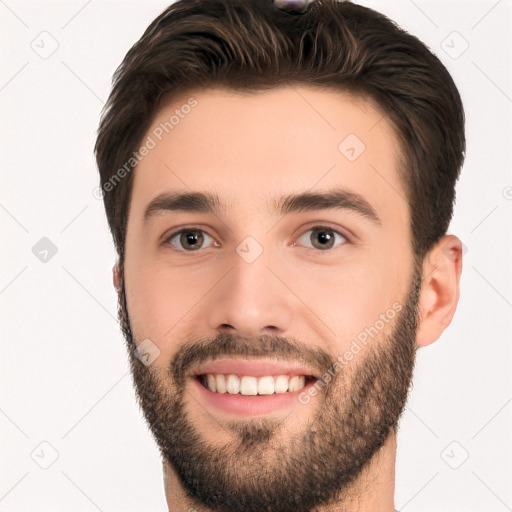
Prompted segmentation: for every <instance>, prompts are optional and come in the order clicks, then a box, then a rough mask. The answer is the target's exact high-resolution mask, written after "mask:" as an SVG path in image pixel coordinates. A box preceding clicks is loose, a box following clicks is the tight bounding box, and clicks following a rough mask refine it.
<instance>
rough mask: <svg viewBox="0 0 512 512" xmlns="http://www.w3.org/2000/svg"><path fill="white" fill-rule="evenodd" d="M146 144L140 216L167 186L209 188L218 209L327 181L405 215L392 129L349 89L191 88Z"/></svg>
mask: <svg viewBox="0 0 512 512" xmlns="http://www.w3.org/2000/svg"><path fill="white" fill-rule="evenodd" d="M142 144H143V145H144V144H146V145H147V146H148V147H149V146H151V149H150V150H149V151H147V154H146V156H144V157H143V158H142V159H141V160H140V161H139V163H138V165H137V168H136V170H135V176H134V182H133V190H132V205H131V208H130V210H131V209H132V207H133V209H134V210H135V212H136V214H137V217H138V218H141V217H143V216H144V207H146V206H147V205H148V204H149V202H150V201H151V200H152V199H154V198H155V197H157V196H159V195H162V194H165V193H169V192H176V191H182V192H183V191H188V192H198V191H199V192H213V193H215V195H216V196H218V197H219V198H220V200H221V204H220V209H224V210H226V209H233V208H244V209H245V210H251V209H252V210H254V209H260V208H261V205H262V204H265V205H267V204H269V203H271V202H273V203H275V200H274V198H278V197H281V196H284V195H285V194H290V193H292V192H293V193H298V192H304V191H307V190H318V191H321V190H328V189H332V188H333V187H343V188H345V189H347V190H348V191H351V192H354V193H357V194H359V195H361V196H364V197H365V198H366V199H367V200H368V202H369V203H370V204H372V205H374V206H375V209H376V210H386V208H389V207H390V206H393V208H394V209H395V210H401V212H399V213H400V214H401V215H404V214H407V204H406V201H405V191H404V190H403V187H402V183H401V180H400V179H399V171H398V169H399V156H400V154H401V148H400V145H399V143H398V139H397V137H396V134H395V131H394V129H393V127H392V125H391V124H390V123H389V122H388V120H387V118H386V117H385V116H384V115H383V113H382V112H381V111H380V110H379V109H378V108H377V107H376V105H375V104H374V103H373V102H371V101H369V100H367V99H363V98H361V97H358V96H355V95H353V94H348V93H345V92H340V91H334V90H329V89H326V88H314V87H310V86H286V87H281V88H278V89H271V90H267V91H264V92H257V93H243V94H242V93H238V92H233V91H231V90H226V89H207V90H197V91H191V92H188V93H185V94H182V95H180V96H178V97H174V98H173V99H172V101H168V102H166V103H165V104H164V105H163V106H162V107H161V108H160V110H159V112H158V114H157V115H156V116H155V118H154V120H153V122H152V124H151V126H150V128H149V129H148V131H147V133H146V136H145V137H144V139H143V141H142ZM401 203H402V204H401ZM269 211H270V210H269ZM135 212H134V213H135ZM130 216H131V214H130Z"/></svg>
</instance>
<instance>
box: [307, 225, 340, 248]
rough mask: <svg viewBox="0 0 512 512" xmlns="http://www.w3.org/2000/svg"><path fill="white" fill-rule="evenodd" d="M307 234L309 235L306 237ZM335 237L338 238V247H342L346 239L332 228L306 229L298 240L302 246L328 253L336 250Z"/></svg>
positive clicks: (317, 227) (316, 227)
mask: <svg viewBox="0 0 512 512" xmlns="http://www.w3.org/2000/svg"><path fill="white" fill-rule="evenodd" d="M308 233H311V234H310V235H308ZM336 237H338V242H339V243H338V246H339V245H342V244H343V243H345V242H346V241H347V239H346V238H345V237H344V236H343V235H342V234H341V233H338V232H337V231H335V230H334V229H332V228H329V227H325V226H315V227H314V228H312V229H308V230H307V231H306V232H305V233H304V234H303V235H302V236H301V237H300V238H299V240H301V241H302V242H301V243H302V244H304V245H306V246H307V245H308V243H310V244H311V246H312V248H313V249H319V250H320V251H328V250H330V249H333V248H336V247H335V244H336Z"/></svg>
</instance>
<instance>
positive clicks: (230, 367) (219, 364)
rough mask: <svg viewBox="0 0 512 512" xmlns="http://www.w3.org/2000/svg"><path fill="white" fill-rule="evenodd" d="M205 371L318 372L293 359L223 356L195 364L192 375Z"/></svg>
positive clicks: (257, 375) (257, 373)
mask: <svg viewBox="0 0 512 512" xmlns="http://www.w3.org/2000/svg"><path fill="white" fill-rule="evenodd" d="M207 373H223V374H226V375H227V374H231V373H232V374H235V375H237V374H238V375H252V376H254V377H264V376H265V375H306V376H313V377H315V378H319V377H318V372H317V371H316V370H313V369H312V368H309V367H307V366H305V365H304V364H302V363H298V362H294V361H278V360H275V359H256V358H252V359H236V358H223V359H215V360H213V361H208V362H206V363H203V364H201V365H199V366H197V367H196V368H195V369H194V370H193V371H192V376H197V375H204V374H207Z"/></svg>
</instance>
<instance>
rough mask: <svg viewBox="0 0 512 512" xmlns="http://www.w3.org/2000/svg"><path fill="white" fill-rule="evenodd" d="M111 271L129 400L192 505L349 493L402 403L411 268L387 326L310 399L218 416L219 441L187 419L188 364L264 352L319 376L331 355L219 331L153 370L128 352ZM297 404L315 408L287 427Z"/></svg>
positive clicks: (298, 503)
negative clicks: (284, 411)
mask: <svg viewBox="0 0 512 512" xmlns="http://www.w3.org/2000/svg"><path fill="white" fill-rule="evenodd" d="M120 275H121V278H120V289H119V292H118V297H119V304H118V315H119V319H120V323H121V329H122V331H123V334H124V337H125V339H126V342H127V348H128V353H129V358H130V366H131V373H132V378H133V381H134V384H135V389H136V394H137V399H138V403H139V405H140V407H141V410H142V412H143V414H144V417H145V419H146V421H147V424H148V426H149V428H150V430H151V432H152V434H153V436H154V438H155V440H156V442H157V445H158V447H159V450H160V452H161V454H162V457H163V458H164V460H165V461H166V463H167V464H168V465H169V466H170V467H171V468H172V469H173V470H174V472H175V474H176V476H177V478H178V480H179V483H180V484H181V487H182V488H183V490H184V491H185V494H186V495H187V497H188V499H189V500H190V502H191V503H194V504H196V506H198V507H206V510H209V511H212V512H213V511H215V512H241V511H243V512H261V511H263V510H265V511H266V512H313V511H314V510H315V509H316V508H317V507H320V506H326V505H329V504H333V503H341V502H343V503H348V502H350V501H351V500H352V499H356V498H357V495H355V496H351V492H352V491H351V488H352V486H353V485H354V484H356V483H357V479H358V477H359V476H360V475H361V473H362V471H363V469H364V468H365V467H367V466H368V465H369V463H370V461H371V460H372V459H373V457H374V455H376V454H377V452H378V450H379V449H380V448H381V447H382V446H383V445H384V442H385V441H386V440H387V439H388V437H389V436H390V434H395V435H396V433H397V429H398V421H399V418H400V416H401V414H402V412H403V409H404V407H405V404H406V401H407V397H408V392H409V388H410V384H411V381H412V376H413V370H414V365H415V355H416V346H415V338H416V329H417V322H418V299H419V291H420V288H421V271H420V268H419V266H416V268H415V271H414V274H413V278H412V279H411V284H410V289H409V293H408V296H407V300H406V303H405V305H404V306H403V307H402V309H401V310H400V311H399V313H398V315H397V316H396V317H395V319H394V324H391V323H390V325H389V326H388V327H390V329H388V331H389V332H388V333H385V332H384V331H385V330H383V331H382V332H379V333H378V335H377V336H375V338H374V339H372V340H371V341H370V342H369V343H368V344H367V345H366V346H365V347H364V348H363V349H362V350H361V353H360V354H359V357H358V358H357V359H358V360H357V361H356V359H354V360H352V361H351V362H350V363H349V364H347V365H346V366H345V367H343V368H342V369H341V370H340V371H337V372H336V373H335V374H334V376H333V377H332V379H331V380H330V381H329V382H328V383H327V384H325V385H324V386H323V387H322V388H321V390H320V392H319V393H318V396H317V399H316V400H315V401H314V404H313V402H312V405H310V406H308V405H298V406H297V408H295V409H294V411H293V412H292V413H291V414H290V415H289V417H286V418H283V419H276V418H268V417H267V418H265V417H250V418H244V419H240V420H237V421H235V420H231V421H226V422H223V423H222V424H220V423H218V425H219V431H220V430H224V431H225V432H227V433H228V435H229V439H230V441H229V442H226V443H224V444H223V445H219V444H218V443H217V444H216V445H213V444H211V443H209V442H208V441H207V440H206V439H205V438H204V436H203V435H202V434H201V432H200V431H199V430H198V428H197V424H196V423H194V421H192V420H191V418H190V414H189V412H188V411H187V406H186V399H187V395H188V392H187V384H186V377H185V375H186V374H187V370H190V368H192V367H193V366H195V365H198V364H200V363H202V362H204V361H206V360H209V359H214V358H218V357H226V356H232V357H234V358H237V357H244V358H246V357H265V356H267V357H269V358H271V359H276V358H278V359H283V360H298V361H301V362H306V363H307V364H309V365H310V366H311V367H313V368H316V369H319V370H320V371H321V373H320V374H321V375H323V374H324V372H327V371H328V370H329V369H331V372H332V368H333V367H335V363H336V359H335V356H334V355H333V354H328V353H327V352H325V351H323V350H321V349H319V348H315V349H312V348H309V347H308V346H307V345H305V344H301V343H298V342H297V341H296V340H294V339H289V338H284V337H278V336H261V337H258V338H254V339H247V338H242V337H240V336H237V335H231V334H224V333H222V334H220V335H219V336H217V337H215V338H203V339H200V340H198V341H194V342H188V343H183V344H182V345H181V346H180V348H179V349H178V351H177V352H176V354H175V355H174V356H173V358H172V360H171V361H170V362H169V365H168V366H167V367H166V370H164V371H158V370H157V369H155V368H154V367H152V365H149V366H146V365H144V364H143V363H142V362H141V361H140V360H139V358H138V357H137V356H136V354H135V348H136V344H135V341H134V338H133V335H132V329H131V325H130V320H129V316H128V310H127V303H126V294H125V288H124V277H123V272H122V268H121V269H120ZM138 341H142V339H141V340H138ZM137 344H138V343H137ZM342 350H343V351H344V350H345V348H343V349H342ZM331 375H332V373H331ZM302 407H315V411H314V414H311V415H310V416H308V418H310V419H308V420H307V425H306V426H305V428H301V429H299V431H297V429H291V428H290V426H293V424H294V418H293V415H294V414H300V411H301V410H302ZM299 420H300V421H303V418H298V419H297V422H299ZM212 421H213V420H212ZM302 425H303V426H304V424H303V423H302ZM216 427H217V426H216ZM216 427H215V428H216ZM287 427H288V428H287ZM201 510H204V508H201Z"/></svg>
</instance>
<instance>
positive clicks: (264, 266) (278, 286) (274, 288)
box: [208, 236, 293, 336]
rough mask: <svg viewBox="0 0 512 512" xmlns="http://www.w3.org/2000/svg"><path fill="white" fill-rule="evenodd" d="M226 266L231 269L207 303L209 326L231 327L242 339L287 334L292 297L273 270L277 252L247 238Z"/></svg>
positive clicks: (291, 316)
mask: <svg viewBox="0 0 512 512" xmlns="http://www.w3.org/2000/svg"><path fill="white" fill-rule="evenodd" d="M228 265H229V267H230V269H231V270H230V271H229V272H228V273H227V275H226V276H225V278H224V279H222V281H221V283H219V285H218V286H217V287H215V289H214V293H213V294H212V297H211V300H210V309H209V313H208V314H209V316H210V318H209V324H210V327H211V328H212V329H216V330H225V329H226V328H228V329H229V328H231V329H234V330H236V331H238V334H240V335H244V336H257V335H261V334H264V331H269V330H271V331H272V333H274V334H278V333H281V334H282V333H284V332H285V331H287V330H288V329H289V328H290V326H291V324H292V321H293V304H292V301H293V296H292V294H291V293H290V292H289V290H287V288H286V286H285V285H284V284H283V282H281V280H280V279H279V278H278V277H276V274H278V272H279V271H278V270H277V272H276V269H279V268H280V267H282V265H281V262H279V250H278V249H277V248H274V249H272V248H271V247H270V245H269V246H268V247H264V246H263V244H261V243H259V242H258V241H257V240H256V239H255V238H254V237H252V236H247V237H246V238H245V239H243V240H242V242H241V243H240V244H239V245H238V246H237V247H236V249H235V250H234V252H233V254H232V255H231V257H230V258H229V261H228ZM269 267H270V268H269ZM271 269H272V270H271Z"/></svg>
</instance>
